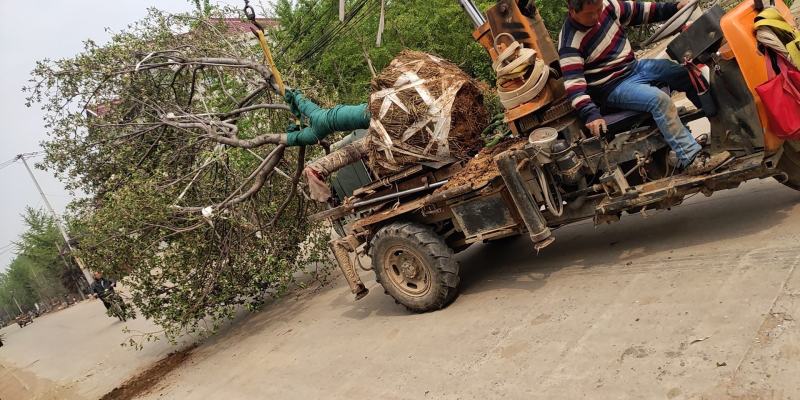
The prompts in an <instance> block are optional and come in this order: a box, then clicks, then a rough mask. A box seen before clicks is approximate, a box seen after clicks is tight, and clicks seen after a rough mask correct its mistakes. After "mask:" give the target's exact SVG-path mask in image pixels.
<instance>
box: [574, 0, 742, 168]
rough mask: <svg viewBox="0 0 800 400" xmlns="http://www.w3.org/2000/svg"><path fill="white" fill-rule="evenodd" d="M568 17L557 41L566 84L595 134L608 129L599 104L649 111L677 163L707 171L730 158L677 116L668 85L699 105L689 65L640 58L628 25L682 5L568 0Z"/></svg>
mask: <svg viewBox="0 0 800 400" xmlns="http://www.w3.org/2000/svg"><path fill="white" fill-rule="evenodd" d="M567 1H568V5H569V16H568V17H567V20H566V21H564V26H563V27H562V28H561V34H560V35H559V40H558V55H559V56H560V64H561V70H562V72H563V74H564V85H565V86H566V89H567V96H569V99H570V101H571V102H572V106H573V107H574V108H575V109H576V110H577V111H578V114H579V115H580V118H581V119H582V121H583V123H584V124H586V128H587V129H588V130H589V131H590V132H591V133H592V134H593V135H595V136H597V135H599V134H600V133H601V132H602V131H605V129H606V121H605V120H604V119H603V116H602V114H601V113H600V107H599V106H598V105H600V106H607V107H610V108H615V109H624V110H634V111H641V112H649V113H651V114H652V115H653V119H654V120H655V122H656V125H657V126H658V128H659V130H660V131H661V133H662V134H663V135H664V138H665V139H666V141H667V143H668V144H669V146H670V147H671V148H672V150H674V151H675V155H676V156H677V160H678V166H679V167H681V168H684V169H685V171H686V172H687V173H689V174H693V175H697V174H702V173H705V172H708V171H710V170H712V169H714V168H716V167H717V166H719V165H720V164H722V163H723V162H724V161H725V160H727V159H728V158H729V157H730V154H729V153H727V152H724V153H722V154H715V155H713V156H712V155H709V154H706V153H705V152H703V151H702V147H701V146H700V145H699V144H698V143H697V141H696V140H695V139H694V137H693V136H692V134H691V133H690V132H689V129H687V128H686V126H684V125H683V123H682V122H681V121H680V119H679V118H678V111H677V109H676V107H675V104H673V103H672V99H671V98H670V96H669V95H667V94H666V93H664V92H663V91H661V90H660V89H658V87H657V86H658V85H667V86H669V87H670V88H671V89H674V90H678V91H682V92H686V94H687V96H688V97H689V99H690V100H691V101H692V102H693V103H694V104H695V105H698V104H700V102H699V99H698V97H697V93H696V91H695V89H694V87H693V86H692V84H691V81H690V80H689V74H688V72H687V71H686V69H685V68H683V67H682V66H680V65H678V64H677V63H674V62H672V61H669V60H637V59H636V56H635V55H634V53H633V49H632V48H631V44H630V42H629V41H628V37H627V35H626V34H625V29H624V27H626V26H633V25H641V24H646V23H650V22H661V21H666V20H667V19H669V18H670V17H671V16H673V15H675V13H676V12H677V11H678V10H679V9H680V8H682V7H683V6H684V5H685V4H686V3H687V2H688V0H681V2H680V3H650V2H640V1H624V0H567Z"/></svg>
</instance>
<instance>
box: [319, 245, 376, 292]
mask: <svg viewBox="0 0 800 400" xmlns="http://www.w3.org/2000/svg"><path fill="white" fill-rule="evenodd" d="M353 243H356V244H357V243H358V239H357V238H356V237H355V236H353V235H348V236H345V237H343V238H341V239H335V240H331V241H330V242H328V247H330V249H331V251H332V252H333V256H334V257H335V258H336V263H337V264H339V268H340V269H341V270H342V274H344V279H345V280H347V284H348V285H350V291H351V292H352V293H353V294H355V295H356V298H355V299H356V300H360V299H362V298H364V296H366V295H367V294H368V293H369V289H367V287H366V286H364V282H362V281H361V278H360V277H359V276H358V271H356V269H355V267H354V266H353V263H352V262H351V261H350V253H355V249H356V248H355V247H354V246H353ZM355 256H356V257H358V253H356V255H355Z"/></svg>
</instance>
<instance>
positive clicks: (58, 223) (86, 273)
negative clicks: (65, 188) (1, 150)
mask: <svg viewBox="0 0 800 400" xmlns="http://www.w3.org/2000/svg"><path fill="white" fill-rule="evenodd" d="M17 159H18V160H21V161H22V164H23V165H25V169H26V170H28V175H30V176H31V180H33V184H34V185H36V189H37V190H38V191H39V194H40V195H41V196H42V200H43V201H44V204H45V206H47V209H48V210H50V213H51V214H53V219H54V220H55V223H56V226H57V227H58V230H59V231H60V232H61V236H62V237H63V238H64V241H65V242H66V243H67V248H68V249H69V251H70V253H71V254H72V257H75V262H77V263H78V266H79V267H80V269H81V272H83V276H84V278H86V281H87V282H89V283H90V284H91V283H92V282H93V281H94V279H93V278H92V274H90V273H89V271H87V270H86V266H85V265H84V264H83V260H81V259H80V257H78V256H77V255H76V254H75V249H73V248H72V244H71V243H70V238H69V234H67V230H66V229H64V225H63V224H62V223H61V218H60V217H59V216H58V214H56V211H55V210H54V209H53V206H52V205H50V201H49V200H47V196H45V195H44V191H42V187H41V186H39V181H37V180H36V177H35V176H34V175H33V171H31V167H29V166H28V162H27V161H26V160H25V155H24V154H20V155H18V156H17Z"/></svg>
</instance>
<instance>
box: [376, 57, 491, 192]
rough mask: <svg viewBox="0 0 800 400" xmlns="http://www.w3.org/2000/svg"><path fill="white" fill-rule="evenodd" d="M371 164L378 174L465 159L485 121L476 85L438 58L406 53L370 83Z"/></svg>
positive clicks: (475, 145) (478, 141) (475, 146)
mask: <svg viewBox="0 0 800 400" xmlns="http://www.w3.org/2000/svg"><path fill="white" fill-rule="evenodd" d="M369 110H370V113H371V115H372V120H371V121H370V132H369V139H370V140H369V141H368V150H367V153H368V159H369V166H370V169H371V170H372V172H373V173H375V174H376V175H378V176H386V175H391V174H394V173H396V172H398V171H400V170H402V169H403V168H406V167H408V166H411V165H415V164H418V163H420V162H423V163H424V162H429V163H439V162H440V163H448V162H453V161H458V160H466V159H467V158H469V157H470V156H471V155H473V154H475V153H476V152H477V151H478V150H479V149H480V148H481V146H482V144H483V143H482V140H481V136H480V135H481V131H482V130H483V128H484V127H486V125H487V123H488V113H487V111H486V107H485V106H484V104H483V93H482V92H481V90H480V88H479V87H478V83H477V81H475V80H473V79H472V78H471V77H470V76H469V75H467V74H466V73H464V72H463V71H462V70H461V69H459V68H458V66H456V65H455V64H453V63H451V62H449V61H446V60H444V59H441V58H439V57H436V56H433V55H430V54H427V53H423V52H419V51H411V50H406V51H403V52H401V53H400V54H399V55H397V57H395V58H394V59H393V60H392V62H391V63H390V64H389V66H388V67H386V68H385V69H384V70H383V71H381V73H380V74H379V75H378V76H377V77H375V78H374V79H373V81H372V94H371V95H370V101H369Z"/></svg>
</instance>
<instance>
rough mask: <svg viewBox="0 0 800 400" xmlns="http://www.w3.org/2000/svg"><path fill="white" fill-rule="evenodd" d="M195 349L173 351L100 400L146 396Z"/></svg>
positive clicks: (127, 399) (191, 347)
mask: <svg viewBox="0 0 800 400" xmlns="http://www.w3.org/2000/svg"><path fill="white" fill-rule="evenodd" d="M195 347H197V345H196V344H194V345H191V346H189V347H188V348H186V349H183V350H180V351H174V352H172V353H170V354H169V355H167V356H166V357H164V358H162V359H161V360H159V361H158V362H157V363H156V364H155V365H154V366H152V367H150V368H148V369H147V370H146V371H144V372H142V373H140V374H138V375H136V376H134V377H133V378H131V379H128V380H127V381H126V382H125V383H123V384H122V385H120V386H117V387H116V388H114V390H112V391H110V392H108V393H106V395H105V396H103V397H101V398H100V400H130V399H133V398H135V397H137V396H139V395H143V394H146V393H148V392H150V390H152V389H154V388H155V387H156V385H157V384H158V383H159V382H160V381H161V380H162V379H164V377H166V376H167V374H169V373H170V372H172V371H173V370H174V369H176V368H178V367H179V366H180V365H181V364H183V363H184V361H186V360H187V359H188V358H189V357H190V356H191V355H192V351H193V350H194V349H195Z"/></svg>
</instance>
